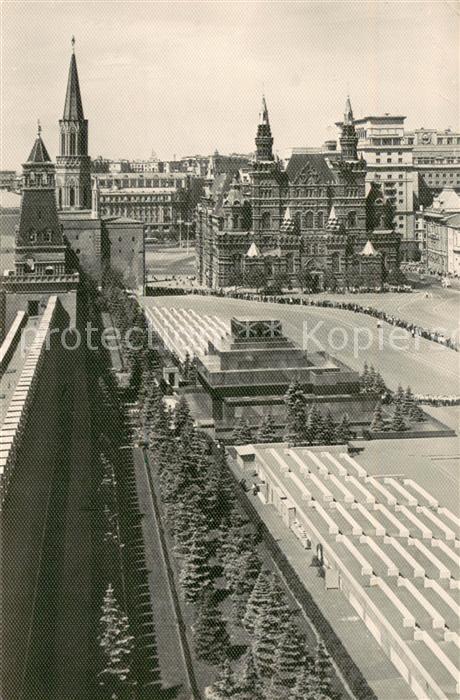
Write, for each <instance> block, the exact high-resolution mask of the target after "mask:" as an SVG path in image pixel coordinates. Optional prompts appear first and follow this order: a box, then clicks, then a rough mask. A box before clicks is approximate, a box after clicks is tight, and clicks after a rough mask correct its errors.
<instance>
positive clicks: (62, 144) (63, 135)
mask: <svg viewBox="0 0 460 700" xmlns="http://www.w3.org/2000/svg"><path fill="white" fill-rule="evenodd" d="M61 155H63V156H65V134H61Z"/></svg>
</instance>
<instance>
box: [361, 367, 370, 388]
mask: <svg viewBox="0 0 460 700" xmlns="http://www.w3.org/2000/svg"><path fill="white" fill-rule="evenodd" d="M368 384H369V366H368V364H367V362H365V363H364V368H363V372H362V374H361V377H360V385H361V390H362V391H365V390H366V389H367V387H368Z"/></svg>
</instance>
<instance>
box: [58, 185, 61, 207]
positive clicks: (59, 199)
mask: <svg viewBox="0 0 460 700" xmlns="http://www.w3.org/2000/svg"><path fill="white" fill-rule="evenodd" d="M58 201H59V209H62V188H61V187H60V188H59V194H58Z"/></svg>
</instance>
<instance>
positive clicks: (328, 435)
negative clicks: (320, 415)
mask: <svg viewBox="0 0 460 700" xmlns="http://www.w3.org/2000/svg"><path fill="white" fill-rule="evenodd" d="M334 442H335V423H334V419H333V418H332V413H331V412H330V410H329V409H327V412H326V417H325V419H324V428H323V444H324V445H333V444H334Z"/></svg>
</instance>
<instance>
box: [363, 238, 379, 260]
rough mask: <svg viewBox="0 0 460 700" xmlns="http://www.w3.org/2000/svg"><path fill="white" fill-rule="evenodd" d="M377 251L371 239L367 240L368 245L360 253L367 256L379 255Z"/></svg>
mask: <svg viewBox="0 0 460 700" xmlns="http://www.w3.org/2000/svg"><path fill="white" fill-rule="evenodd" d="M377 254H378V253H377V251H376V250H375V248H374V246H373V245H372V243H371V241H367V243H366V245H365V246H364V248H363V249H362V251H361V252H360V255H365V256H366V257H367V258H369V257H371V256H373V255H377Z"/></svg>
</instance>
